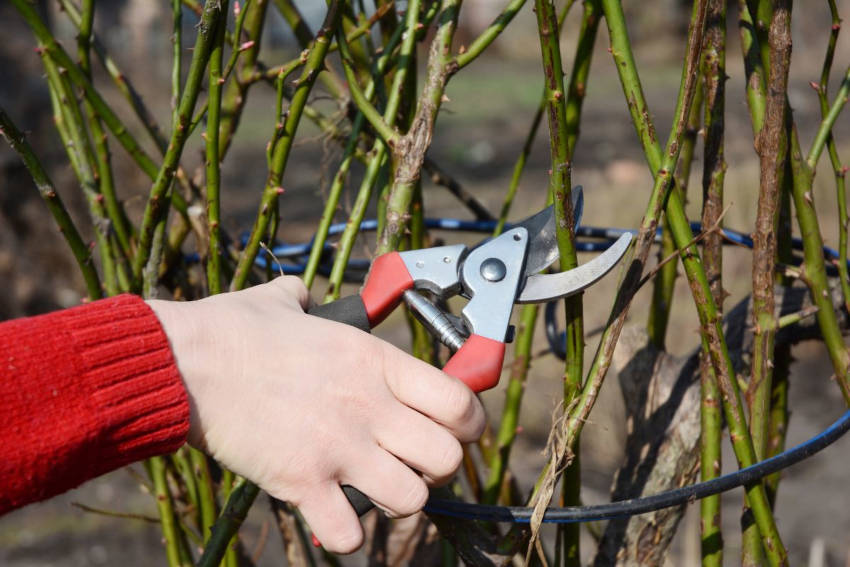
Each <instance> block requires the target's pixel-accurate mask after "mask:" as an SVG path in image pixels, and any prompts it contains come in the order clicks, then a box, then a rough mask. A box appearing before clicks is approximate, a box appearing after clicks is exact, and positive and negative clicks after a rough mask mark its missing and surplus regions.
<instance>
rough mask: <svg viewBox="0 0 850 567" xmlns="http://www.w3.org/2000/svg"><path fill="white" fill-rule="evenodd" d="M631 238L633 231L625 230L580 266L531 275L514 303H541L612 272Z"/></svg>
mask: <svg viewBox="0 0 850 567" xmlns="http://www.w3.org/2000/svg"><path fill="white" fill-rule="evenodd" d="M631 241H632V235H631V234H630V233H626V234H623V235H622V236H621V237H620V238H619V239H618V240H617V241H616V242H615V243H614V244H612V245H611V247H610V248H608V250H606V251H605V252H603V253H602V254H600V255H599V256H597V257H596V258H594V259H593V260H591V261H590V262H587V263H586V264H582V265H581V266H579V267H578V268H575V269H572V270H567V271H566V272H561V273H558V274H537V275H533V276H529V277H528V278H527V279H526V280H525V287H524V288H523V289H522V292H521V293H520V294H519V297H518V298H517V299H516V301H515V303H541V302H544V301H549V300H552V299H557V298H559V297H567V296H569V295H573V294H574V293H578V292H580V291H581V290H583V289H585V288H586V287H589V286H591V285H592V284H594V283H596V282H597V281H598V280H600V279H602V276H604V275H605V274H607V273H608V272H610V271H611V268H613V267H614V266H616V265H617V262H619V261H620V259H621V258H622V257H623V255H625V253H626V250H627V249H628V247H629V243H630V242H631Z"/></svg>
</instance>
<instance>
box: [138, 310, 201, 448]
mask: <svg viewBox="0 0 850 567" xmlns="http://www.w3.org/2000/svg"><path fill="white" fill-rule="evenodd" d="M145 303H147V305H148V307H150V308H151V310H152V311H153V312H154V315H156V317H157V319H158V320H159V323H160V325H161V326H162V329H163V331H164V332H165V336H166V337H167V338H168V344H169V347H170V348H171V354H172V356H173V357H174V363H175V365H176V366H177V370H178V372H179V373H180V378H181V379H182V381H183V387H184V389H185V390H186V394H187V397H188V399H189V437H188V440H189V443H190V444H192V445H194V446H202V445H203V433H202V430H201V423H200V417H199V413H198V404H197V401H198V399H199V398H200V396H201V390H202V389H203V377H204V376H205V372H204V370H203V364H204V363H205V360H204V358H203V357H201V356H200V352H201V345H202V343H203V340H204V336H203V329H204V328H205V325H204V323H203V322H202V321H201V320H200V318H199V313H195V311H197V310H193V309H191V307H190V306H191V304H190V303H187V302H179V301H163V300H155V299H151V300H146V301H145ZM189 311H192V312H191V313H189Z"/></svg>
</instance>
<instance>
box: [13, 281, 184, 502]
mask: <svg viewBox="0 0 850 567" xmlns="http://www.w3.org/2000/svg"><path fill="white" fill-rule="evenodd" d="M188 428H189V405H188V400H187V396H186V391H185V389H184V387H183V382H182V380H181V378H180V374H179V372H178V371H177V366H176V364H175V362H174V357H173V356H172V354H171V350H170V348H169V345H168V339H167V337H166V336H165V333H164V332H163V330H162V327H161V326H160V324H159V320H158V319H157V318H156V315H154V313H153V311H151V309H150V308H149V307H148V306H147V304H145V302H144V301H142V300H141V299H140V298H138V297H136V296H132V295H121V296H118V297H114V298H110V299H105V300H101V301H96V302H93V303H90V304H87V305H82V306H80V307H74V308H72V309H66V310H64V311H59V312H56V313H50V314H48V315H41V316H38V317H31V318H28V319H16V320H11V321H7V322H4V323H0V513H3V512H6V511H8V510H10V509H12V508H17V507H19V506H23V505H24V504H27V503H29V502H34V501H36V500H43V499H45V498H49V497H50V496H53V495H55V494H58V493H60V492H64V491H66V490H68V489H70V488H73V487H75V486H77V485H79V484H81V483H82V482H84V481H86V480H88V479H90V478H93V477H95V476H98V475H100V474H103V473H106V472H108V471H111V470H113V469H116V468H119V467H121V466H123V465H126V464H128V463H131V462H134V461H137V460H139V459H143V458H145V457H150V456H153V455H157V454H163V453H167V452H170V451H174V450H176V449H177V448H178V447H180V445H181V444H182V443H183V442H184V441H185V440H186V435H187V432H188Z"/></svg>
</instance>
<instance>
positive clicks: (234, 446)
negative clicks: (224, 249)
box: [148, 276, 484, 553]
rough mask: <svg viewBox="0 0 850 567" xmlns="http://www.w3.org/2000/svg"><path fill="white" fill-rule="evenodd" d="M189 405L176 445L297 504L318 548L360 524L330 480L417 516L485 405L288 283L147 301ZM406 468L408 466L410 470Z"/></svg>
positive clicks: (352, 535)
mask: <svg viewBox="0 0 850 567" xmlns="http://www.w3.org/2000/svg"><path fill="white" fill-rule="evenodd" d="M148 303H149V305H150V306H151V308H153V310H154V312H155V313H156V315H157V317H158V318H159V320H160V321H161V323H162V325H163V328H164V329H165V333H166V335H168V338H169V341H170V343H171V347H172V350H173V352H174V356H175V359H176V362H177V366H178V368H179V370H180V373H181V375H182V376H183V380H184V382H185V385H186V390H187V392H188V394H189V400H190V406H191V417H190V420H191V425H190V430H189V442H190V443H191V444H193V445H194V446H196V447H199V448H201V449H203V450H205V451H206V452H207V453H209V454H210V455H211V456H212V457H213V458H215V459H216V460H218V461H219V462H221V463H222V464H223V465H224V466H226V467H227V468H229V469H230V470H232V471H234V472H236V473H238V474H240V475H242V476H245V477H246V478H248V479H250V480H252V481H253V482H255V483H257V484H258V485H259V486H260V487H261V488H263V489H264V490H266V491H267V492H268V493H269V494H271V495H272V496H274V497H275V498H278V499H280V500H286V501H288V502H291V503H293V504H295V505H296V506H298V508H299V510H300V511H301V513H302V514H303V516H304V518H305V519H306V520H307V522H308V523H309V524H310V527H311V528H312V529H313V532H314V534H315V535H316V536H317V538H318V539H319V540H320V541H321V542H322V544H323V545H324V546H325V548H326V549H328V550H329V551H333V552H338V553H349V552H352V551H354V550H356V549H357V548H359V547H360V545H361V544H362V541H363V531H362V528H361V526H360V522H359V520H358V518H357V516H356V514H355V513H354V510H353V509H352V508H351V506H350V505H349V504H348V501H347V500H346V498H345V496H344V494H343V492H342V490H341V488H340V485H343V484H349V485H352V486H354V487H356V488H358V489H359V490H360V491H362V492H363V493H364V494H366V495H367V496H368V497H369V498H370V499H371V500H372V501H373V502H375V504H376V505H377V506H379V507H380V508H382V509H384V510H385V511H387V512H388V513H390V514H391V515H395V516H405V515H410V514H413V513H415V512H417V511H418V510H420V509H421V508H422V507H423V506H424V505H425V502H426V500H427V498H428V490H427V486H426V485H428V484H431V485H435V484H440V483H445V482H447V481H448V480H450V479H451V477H452V476H453V475H454V473H455V471H456V470H457V468H458V466H459V465H460V463H461V460H462V457H463V453H462V448H461V445H460V443H461V442H470V441H474V440H475V439H477V438H478V437H479V436H480V435H481V432H482V431H483V428H484V411H483V409H482V407H481V404H480V402H479V401H478V399H477V398H476V396H475V395H474V394H473V393H472V391H471V390H470V389H469V388H467V387H466V386H465V385H464V384H463V383H462V382H460V381H459V380H457V379H455V378H453V377H451V376H449V375H447V374H445V373H443V372H441V371H440V370H438V369H436V368H433V367H432V366H429V365H427V364H425V363H424V362H421V361H420V360H417V359H415V358H413V357H412V356H409V355H408V354H406V353H404V352H402V351H401V350H399V349H397V348H395V347H393V346H392V345H390V344H389V343H386V342H384V341H381V340H380V339H377V338H375V337H373V336H371V335H368V334H366V333H363V332H361V331H358V330H356V329H354V328H352V327H348V326H346V325H342V324H340V323H335V322H332V321H327V320H325V319H320V318H318V317H313V316H309V315H306V314H305V313H304V310H305V309H306V308H307V306H308V304H309V294H308V292H307V290H306V288H305V287H304V286H303V284H302V283H301V280H299V279H298V278H295V277H288V276H284V277H280V278H277V279H276V280H274V281H272V282H270V283H268V284H265V285H260V286H256V287H253V288H250V289H248V290H245V291H241V292H235V293H227V294H222V295H216V296H212V297H209V298H206V299H202V300H199V301H193V302H172V301H155V300H153V301H149V302H148ZM413 469H415V470H416V471H419V473H421V474H417V473H416V472H414V470H413Z"/></svg>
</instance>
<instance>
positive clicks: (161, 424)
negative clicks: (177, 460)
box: [60, 295, 189, 477]
mask: <svg viewBox="0 0 850 567" xmlns="http://www.w3.org/2000/svg"><path fill="white" fill-rule="evenodd" d="M60 319H61V321H62V323H63V327H64V332H65V334H66V336H67V339H68V340H69V341H70V342H71V345H72V347H73V348H72V352H75V353H77V357H76V359H77V365H78V367H77V372H78V373H79V376H81V380H82V382H81V384H82V385H85V387H86V389H87V390H88V403H89V404H90V407H91V410H92V414H91V419H92V420H94V421H95V423H92V425H93V426H94V427H93V429H94V430H95V431H97V437H98V442H97V445H98V446H99V449H100V450H99V451H98V453H99V455H98V457H99V458H98V459H97V460H96V462H93V461H89V463H88V464H89V467H90V468H89V470H88V471H87V473H86V476H91V477H93V476H97V475H99V474H102V473H104V472H106V471H109V470H113V469H116V468H118V467H121V466H123V465H125V464H128V463H131V462H134V461H138V460H140V459H143V458H146V457H150V456H153V455H160V454H164V453H169V452H171V451H175V450H176V449H177V448H179V447H180V446H181V445H182V444H183V443H184V442H185V440H186V436H187V433H188V429H189V404H188V398H187V395H186V390H185V388H184V386H183V382H182V379H181V378H180V373H179V372H178V370H177V365H176V364H175V362H174V357H173V355H172V353H171V349H170V347H169V344H168V338H167V337H166V335H165V333H164V331H163V330H162V327H161V325H160V324H159V320H158V319H157V318H156V315H154V313H153V311H152V310H151V309H150V307H148V305H147V304H146V303H145V302H144V301H143V300H142V299H140V298H139V297H137V296H134V295H121V296H118V297H114V298H111V299H107V300H103V301H98V302H95V303H93V304H90V305H86V306H81V307H78V308H74V309H69V310H66V311H64V312H62V313H61V314H60Z"/></svg>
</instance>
